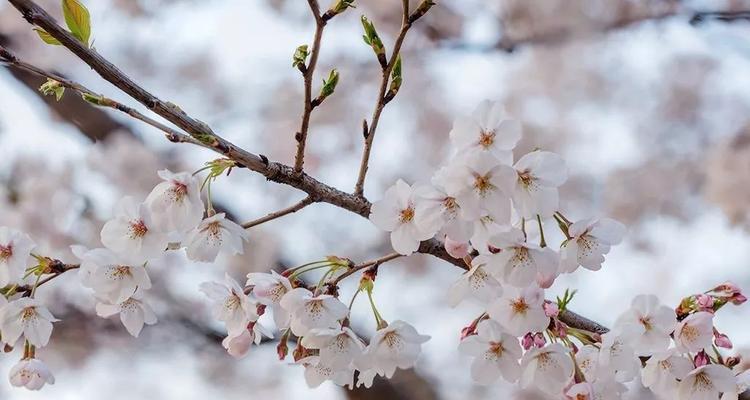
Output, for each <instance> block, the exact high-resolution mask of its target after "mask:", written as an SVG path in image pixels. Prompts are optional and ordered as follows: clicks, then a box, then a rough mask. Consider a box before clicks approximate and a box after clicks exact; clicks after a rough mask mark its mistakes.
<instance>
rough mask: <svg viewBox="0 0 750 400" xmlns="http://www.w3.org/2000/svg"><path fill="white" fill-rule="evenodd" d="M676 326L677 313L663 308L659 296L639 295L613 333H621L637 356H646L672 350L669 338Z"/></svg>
mask: <svg viewBox="0 0 750 400" xmlns="http://www.w3.org/2000/svg"><path fill="white" fill-rule="evenodd" d="M676 322H677V317H676V315H675V312H674V310H672V309H671V308H669V307H667V306H665V305H662V304H660V303H659V299H658V298H657V297H656V296H653V295H639V296H636V297H635V298H634V299H633V301H632V303H631V305H630V309H629V310H627V311H626V312H624V313H623V314H622V315H620V317H619V318H618V319H617V321H616V322H615V325H614V330H616V331H618V332H620V335H621V336H622V338H623V340H624V341H626V342H627V343H628V344H629V345H631V346H633V348H634V349H635V351H636V353H637V354H638V355H642V356H646V355H651V354H653V353H655V352H659V351H664V350H666V349H667V347H669V343H670V337H669V335H670V334H671V333H672V331H674V327H675V324H676Z"/></svg>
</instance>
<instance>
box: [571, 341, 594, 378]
mask: <svg viewBox="0 0 750 400" xmlns="http://www.w3.org/2000/svg"><path fill="white" fill-rule="evenodd" d="M576 362H577V363H578V368H579V369H580V370H581V372H582V373H583V376H584V377H585V378H586V380H587V381H589V382H593V381H595V380H596V379H597V378H598V377H599V373H598V368H599V349H598V348H596V347H595V346H592V345H590V344H587V345H585V346H583V347H581V348H580V349H578V353H576Z"/></svg>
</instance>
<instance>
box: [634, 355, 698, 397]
mask: <svg viewBox="0 0 750 400" xmlns="http://www.w3.org/2000/svg"><path fill="white" fill-rule="evenodd" d="M692 370H693V361H692V360H690V359H689V358H687V357H684V356H682V355H681V354H680V353H679V352H678V351H676V350H675V349H670V350H667V351H663V352H660V353H656V354H654V355H652V356H651V357H650V358H649V359H648V361H646V366H645V367H643V369H642V370H641V382H642V383H643V386H645V387H647V388H649V389H651V390H652V391H653V392H654V393H657V394H659V395H661V396H663V397H665V398H675V397H677V385H678V383H679V382H678V380H682V379H684V378H685V376H686V375H687V374H688V373H690V371H692Z"/></svg>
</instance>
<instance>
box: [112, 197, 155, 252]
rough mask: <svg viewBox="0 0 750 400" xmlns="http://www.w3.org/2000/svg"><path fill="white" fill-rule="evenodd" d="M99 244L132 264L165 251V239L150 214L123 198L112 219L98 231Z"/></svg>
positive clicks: (148, 210)
mask: <svg viewBox="0 0 750 400" xmlns="http://www.w3.org/2000/svg"><path fill="white" fill-rule="evenodd" d="M101 239H102V244H104V246H105V247H107V248H108V249H110V250H112V251H113V252H115V253H117V254H119V255H121V256H123V257H126V258H127V259H128V261H130V262H132V263H143V262H145V261H148V260H149V259H152V258H156V257H158V256H159V255H161V254H162V253H163V252H164V250H166V248H167V245H168V244H169V237H168V236H167V234H166V233H164V232H160V231H159V229H158V228H157V227H156V226H155V224H154V223H153V219H152V217H151V210H150V209H149V208H148V207H147V206H146V205H145V204H138V203H136V202H135V200H134V199H133V198H132V197H125V198H123V199H122V200H120V202H119V203H118V205H117V208H116V211H115V217H114V218H113V219H111V220H109V221H107V223H106V224H104V227H103V228H102V231H101Z"/></svg>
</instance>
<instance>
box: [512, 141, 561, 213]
mask: <svg viewBox="0 0 750 400" xmlns="http://www.w3.org/2000/svg"><path fill="white" fill-rule="evenodd" d="M513 168H514V169H515V170H516V171H515V172H516V174H515V176H514V182H515V185H514V188H513V205H514V206H515V208H516V211H517V212H518V214H519V215H520V216H521V217H524V218H527V219H531V218H534V217H536V215H540V216H542V217H548V216H550V215H552V214H553V213H554V212H555V211H557V207H558V193H557V188H558V187H559V186H561V185H562V184H563V183H565V181H566V180H567V179H568V172H567V167H566V166H565V161H564V160H563V159H562V157H560V156H559V155H557V154H555V153H551V152H549V151H532V152H531V153H528V154H526V155H524V156H523V157H521V158H520V159H519V160H518V161H516V163H515V164H514V165H513Z"/></svg>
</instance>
